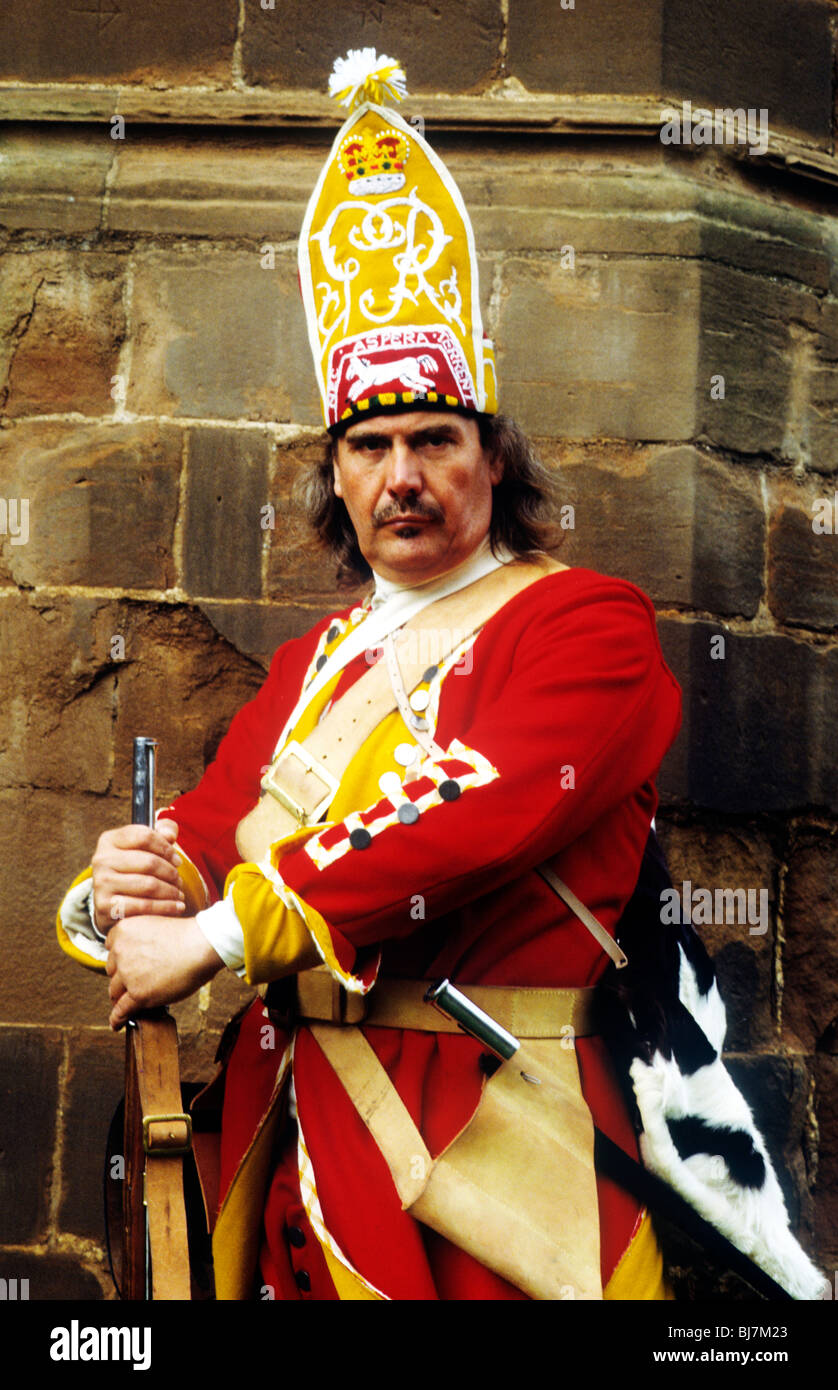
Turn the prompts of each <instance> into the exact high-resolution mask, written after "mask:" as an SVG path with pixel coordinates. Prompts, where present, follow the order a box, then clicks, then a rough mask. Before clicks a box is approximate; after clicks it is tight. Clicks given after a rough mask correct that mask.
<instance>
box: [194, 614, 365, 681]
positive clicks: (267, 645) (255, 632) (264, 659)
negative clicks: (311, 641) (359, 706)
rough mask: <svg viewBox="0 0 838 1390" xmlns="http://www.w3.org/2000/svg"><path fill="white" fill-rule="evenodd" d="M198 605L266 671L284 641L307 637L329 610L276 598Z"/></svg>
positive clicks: (221, 633)
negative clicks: (264, 600)
mask: <svg viewBox="0 0 838 1390" xmlns="http://www.w3.org/2000/svg"><path fill="white" fill-rule="evenodd" d="M196 606H197V607H198V608H199V609H200V611H201V612H202V613H203V615H204V617H205V618H208V619H209V621H210V622H211V623H212V625H213V627H214V628H215V631H216V632H217V633H218V634H219V636H220V637H223V638H224V639H225V641H227V642H229V643H230V645H231V647H235V649H236V651H237V652H240V653H241V655H242V656H247V657H250V658H251V660H252V661H258V662H259V665H260V666H262V667H264V669H265V670H266V671H267V669H268V667H269V666H270V664H271V661H272V660H273V656H274V653H275V652H276V650H277V648H278V647H280V646H281V645H282V643H283V642H290V641H291V640H292V639H293V638H295V637H303V636H304V635H305V634H306V633H307V632H309V631H310V630H311V628H313V627H314V625H315V623H317V622H318V620H319V619H320V618H321V617H324V616H325V612H326V609H325V607H324V608H322V609H321V608H319V607H318V608H305V607H303V606H302V604H293V603H287V604H286V603H283V604H279V603H272V602H267V603H224V602H221V603H213V602H199V603H198V604H197V605H196ZM344 606H345V601H344ZM329 611H331V610H329Z"/></svg>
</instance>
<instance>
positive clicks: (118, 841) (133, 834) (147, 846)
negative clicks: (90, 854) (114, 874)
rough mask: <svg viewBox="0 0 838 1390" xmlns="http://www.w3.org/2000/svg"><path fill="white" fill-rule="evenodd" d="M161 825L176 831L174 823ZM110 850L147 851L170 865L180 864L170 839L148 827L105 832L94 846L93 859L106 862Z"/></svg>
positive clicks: (123, 828) (139, 826) (137, 826)
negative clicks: (168, 826)
mask: <svg viewBox="0 0 838 1390" xmlns="http://www.w3.org/2000/svg"><path fill="white" fill-rule="evenodd" d="M163 824H166V825H170V826H175V830H177V827H176V825H175V822H174V821H168V822H163ZM112 849H117V850H149V851H151V852H152V853H153V854H156V855H159V856H160V857H161V858H162V859H165V860H166V861H167V862H169V863H171V864H178V863H179V862H180V855H179V854H178V853H177V851H176V850H175V848H174V845H173V844H172V842H171V839H170V837H169V836H168V835H161V834H160V833H159V832H158V831H157V830H156V829H152V827H151V826H149V825H122V826H120V827H119V829H118V830H109V831H107V832H106V833H105V834H104V835H102V836H101V837H100V840H99V844H98V845H97V846H96V856H95V857H96V858H98V859H105V860H107V858H108V857H109V855H110V852H111V850H112Z"/></svg>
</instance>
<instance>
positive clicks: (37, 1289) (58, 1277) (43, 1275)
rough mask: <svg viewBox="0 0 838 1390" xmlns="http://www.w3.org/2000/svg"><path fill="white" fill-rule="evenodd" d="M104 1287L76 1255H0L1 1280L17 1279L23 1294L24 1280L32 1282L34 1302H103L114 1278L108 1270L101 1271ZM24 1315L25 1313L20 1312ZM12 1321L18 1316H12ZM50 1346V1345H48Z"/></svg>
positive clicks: (6, 1252)
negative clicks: (108, 1286) (106, 1289)
mask: <svg viewBox="0 0 838 1390" xmlns="http://www.w3.org/2000/svg"><path fill="white" fill-rule="evenodd" d="M99 1273H100V1277H101V1280H102V1283H100V1282H99V1278H97V1272H96V1270H95V1268H90V1267H89V1266H88V1265H86V1264H83V1263H82V1261H81V1260H80V1259H79V1258H78V1257H76V1256H74V1255H60V1254H58V1252H57V1251H55V1250H49V1251H47V1252H46V1253H45V1254H34V1253H30V1252H29V1251H25V1250H2V1251H0V1277H2V1278H3V1279H8V1280H11V1279H17V1281H18V1283H17V1289H18V1292H20V1289H21V1283H20V1281H21V1280H22V1279H26V1280H28V1293H29V1299H30V1301H34V1300H35V1299H37V1300H38V1301H39V1302H41V1301H43V1300H45V1299H48V1300H50V1301H55V1302H61V1303H69V1302H73V1303H74V1302H76V1300H79V1301H82V1302H84V1303H88V1302H93V1301H96V1302H98V1301H100V1300H101V1299H102V1298H103V1293H102V1284H105V1287H107V1285H108V1284H109V1283H110V1276H109V1275H107V1274H106V1273H105V1270H104V1268H102V1269H101V1270H100V1272H99ZM18 1315H22V1309H18ZM9 1316H10V1317H13V1316H15V1314H11V1313H10V1314H9ZM45 1345H46V1346H49V1342H48V1341H47V1342H46V1343H45Z"/></svg>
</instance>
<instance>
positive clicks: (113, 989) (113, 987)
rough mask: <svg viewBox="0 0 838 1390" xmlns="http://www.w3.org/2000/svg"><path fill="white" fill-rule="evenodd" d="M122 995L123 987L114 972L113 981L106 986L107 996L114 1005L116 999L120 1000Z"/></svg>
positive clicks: (118, 976) (120, 978) (119, 978)
mask: <svg viewBox="0 0 838 1390" xmlns="http://www.w3.org/2000/svg"><path fill="white" fill-rule="evenodd" d="M124 993H125V985H124V984H123V983H122V977H121V975H119V974H117V973H116V972H114V976H113V979H112V980H111V982H110V984H109V985H108V995H109V997H110V998H111V999H112V1000H113V1002H114V1003H116V1001H117V999H121V998H122V996H123V994H124Z"/></svg>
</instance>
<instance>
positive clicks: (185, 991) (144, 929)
mask: <svg viewBox="0 0 838 1390" xmlns="http://www.w3.org/2000/svg"><path fill="white" fill-rule="evenodd" d="M105 945H106V946H107V948H108V963H107V966H106V969H107V972H108V974H109V975H110V977H111V983H110V989H109V991H108V992H109V994H110V996H111V999H112V1000H113V1002H114V1007H113V1009H112V1011H111V1015H110V1018H109V1020H108V1021H109V1023H110V1025H111V1028H114V1029H117V1028H121V1027H122V1025H123V1023H125V1021H126V1019H128V1018H130V1017H131V1015H132V1014H135V1013H137V1012H138V1011H139V1010H141V1009H153V1008H155V1007H156V1006H157V1005H158V1004H173V1003H175V1002H176V1001H177V1000H178V999H185V998H186V997H187V995H189V994H194V992H195V990H196V989H199V988H200V987H201V985H204V984H206V982H207V980H211V979H212V977H213V975H217V974H218V971H219V970H220V969H221V967H222V966H223V964H224V962H223V960H222V959H221V957H220V956H219V955H218V953H217V951H214V950H213V948H212V946H210V944H209V942H208V941H207V939H206V937H205V936H204V933H203V932H202V931H201V929H200V927H199V926H198V924H197V922H196V921H195V918H194V917H189V918H187V920H186V921H185V922H163V921H160V920H159V918H156V917H132V918H130V919H129V920H127V921H123V922H118V923H117V924H116V926H115V927H112V928H111V930H110V931H109V932H108V936H107V940H106V942H105Z"/></svg>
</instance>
